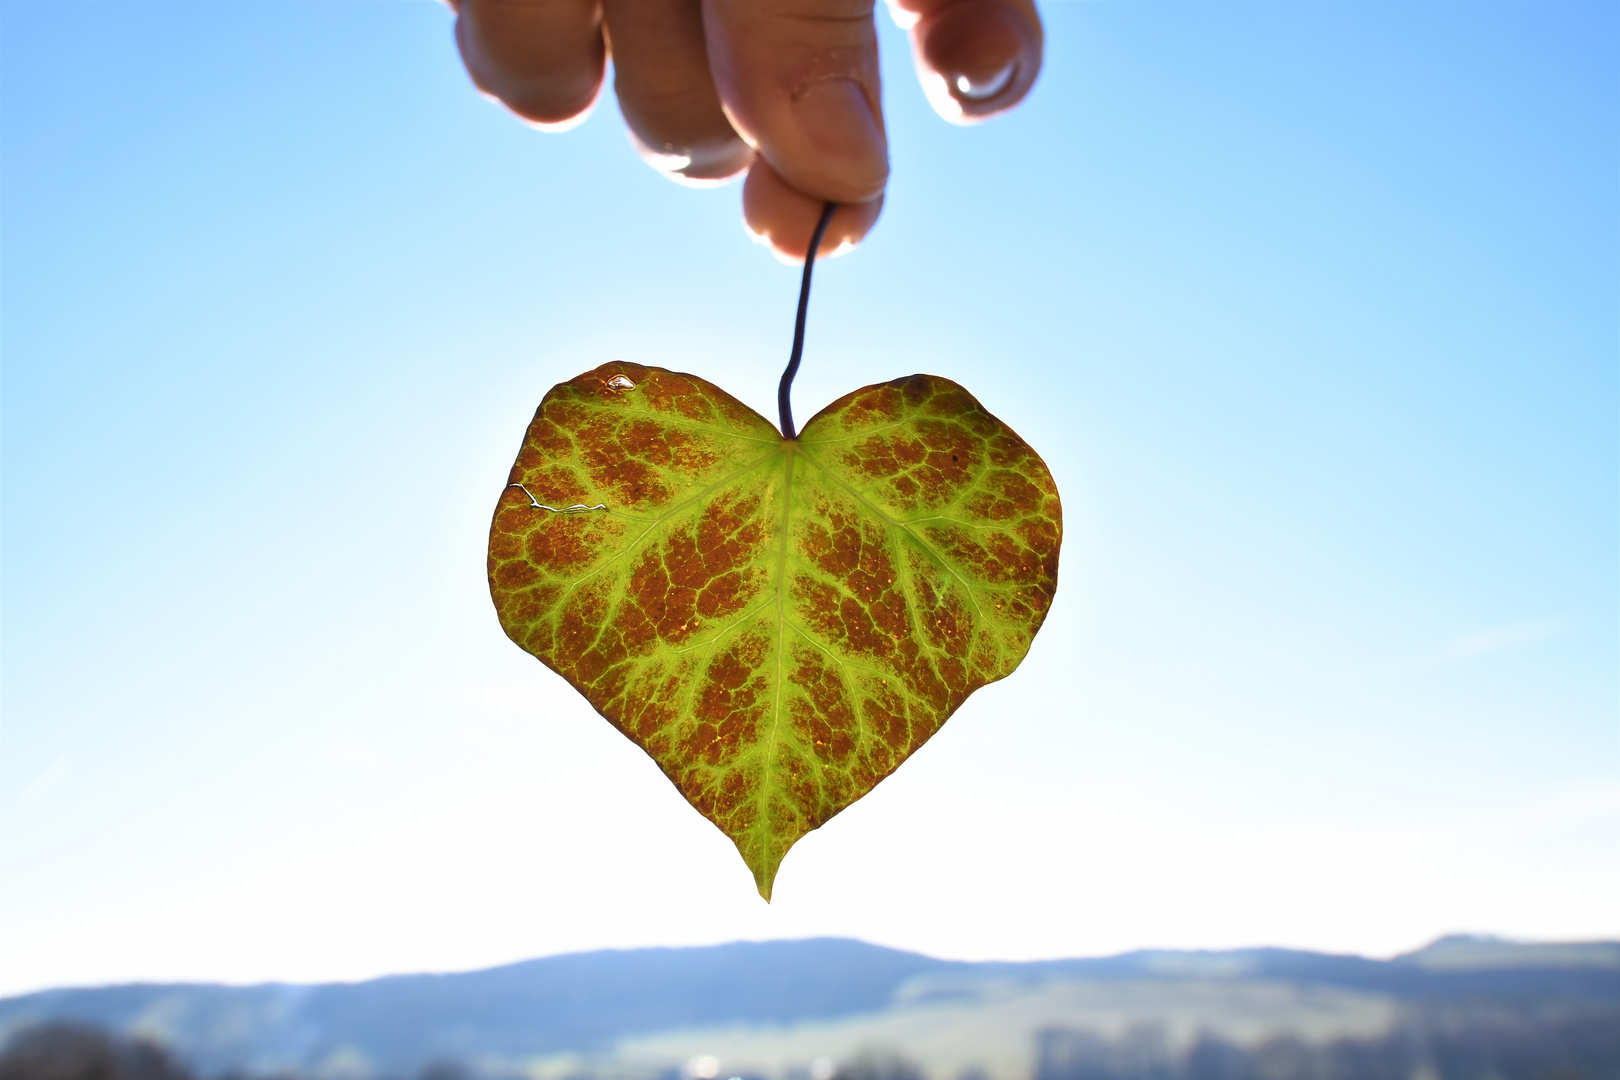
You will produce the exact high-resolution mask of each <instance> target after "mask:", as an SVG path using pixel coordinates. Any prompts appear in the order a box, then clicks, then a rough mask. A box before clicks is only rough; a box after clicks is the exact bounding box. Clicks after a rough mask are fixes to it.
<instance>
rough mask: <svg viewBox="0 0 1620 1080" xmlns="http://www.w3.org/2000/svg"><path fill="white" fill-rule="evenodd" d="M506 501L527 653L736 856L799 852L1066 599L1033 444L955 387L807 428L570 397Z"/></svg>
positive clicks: (771, 863)
mask: <svg viewBox="0 0 1620 1080" xmlns="http://www.w3.org/2000/svg"><path fill="white" fill-rule="evenodd" d="M511 485H512V486H510V487H508V488H507V489H506V491H505V492H504V493H503V494H502V496H501V499H500V502H499V503H498V504H497V506H496V509H495V520H494V523H493V525H492V526H491V529H490V537H489V584H490V592H491V594H492V595H493V596H494V599H495V607H496V610H497V611H498V612H499V614H500V619H501V625H502V626H503V627H504V628H505V629H506V632H507V634H508V635H509V636H510V637H511V638H512V640H513V641H515V642H517V643H518V644H519V645H521V646H522V647H523V648H524V649H526V650H527V651H529V652H530V653H533V654H534V655H535V656H537V657H539V658H540V660H542V661H543V662H544V663H545V664H546V666H547V667H550V668H551V669H552V670H553V671H556V672H557V673H558V674H559V675H561V676H562V677H563V678H565V679H567V680H568V681H569V682H570V683H571V684H573V686H574V688H575V689H577V690H578V691H579V692H580V693H581V694H584V695H585V697H586V699H587V700H589V701H590V703H591V704H592V705H594V706H595V707H596V709H597V711H598V712H600V713H601V714H602V715H603V716H605V717H607V719H608V720H609V721H610V722H612V724H613V725H614V726H615V727H617V728H618V729H619V730H620V731H621V732H623V733H624V734H625V735H626V736H628V737H629V738H630V739H631V740H633V741H634V742H635V743H636V745H638V746H640V747H641V748H642V749H643V750H645V751H646V752H647V753H648V754H649V755H651V756H652V759H653V760H654V761H656V762H657V763H658V766H659V768H661V769H663V770H664V774H665V775H666V776H668V777H669V778H670V780H672V781H673V782H674V783H675V786H676V787H677V788H679V789H680V791H681V794H682V795H684V796H686V798H687V801H688V802H690V803H691V804H692V805H693V806H695V807H696V808H697V809H698V810H699V811H700V812H701V813H702V814H703V815H704V816H705V817H707V818H708V819H709V820H710V821H712V822H714V823H715V824H716V825H718V826H719V827H720V829H721V830H722V831H723V832H725V834H726V835H727V836H729V837H731V839H732V840H733V841H734V842H735V843H736V845H737V850H738V851H740V852H741V853H742V857H743V860H744V861H745V862H746V863H747V864H748V867H749V869H751V870H752V871H753V873H754V879H755V881H756V882H757V883H758V885H759V891H760V894H761V895H762V896H764V897H765V898H766V899H767V900H769V899H770V895H771V883H772V881H773V880H774V879H775V877H776V869H777V866H778V865H779V864H780V863H781V861H782V857H783V856H784V855H786V854H787V851H788V849H789V848H790V847H792V846H793V844H794V842H795V841H797V840H798V839H799V837H801V836H803V835H804V834H805V833H807V832H809V831H810V830H811V829H814V828H816V827H817V826H819V825H821V824H822V823H823V822H825V821H826V820H827V819H828V818H830V817H832V816H833V815H834V814H836V813H838V811H840V810H842V809H843V808H844V807H846V806H848V805H849V804H850V803H852V802H854V801H855V800H856V799H858V798H860V797H861V796H862V795H864V794H866V793H867V792H868V791H870V790H871V789H872V787H873V786H874V785H875V784H877V782H878V781H879V780H882V779H883V778H884V777H885V776H888V775H889V774H890V773H891V772H893V771H894V770H895V768H896V767H898V766H899V764H900V763H901V762H902V761H904V760H905V759H906V757H907V756H908V755H909V754H911V753H912V752H913V751H914V750H916V749H917V748H918V747H919V746H921V745H922V744H923V743H925V742H927V741H928V738H929V736H931V735H933V734H934V732H936V731H938V730H939V727H940V725H941V724H943V723H944V722H945V720H946V718H947V717H949V716H950V715H951V713H952V712H954V711H955V710H956V708H957V706H959V705H961V704H962V702H963V701H964V700H966V699H967V696H968V695H969V694H971V693H973V691H974V690H976V689H978V688H979V687H981V686H983V685H984V684H986V683H989V682H994V681H995V680H996V679H1000V678H1003V677H1004V676H1006V675H1008V674H1010V673H1011V672H1012V670H1013V669H1014V668H1016V667H1017V666H1018V663H1019V661H1020V660H1022V659H1023V658H1024V654H1025V653H1026V652H1028V650H1029V644H1030V641H1031V640H1032V639H1033V638H1034V637H1035V632H1036V631H1037V630H1038V629H1040V625H1041V621H1042V620H1043V619H1044V618H1045V616H1046V610H1047V607H1048V605H1050V604H1051V602H1052V593H1053V590H1054V589H1055V588H1056V587H1057V565H1058V546H1059V544H1060V543H1061V541H1062V533H1063V522H1062V510H1061V507H1060V505H1059V503H1058V494H1057V487H1056V485H1055V484H1053V482H1052V476H1051V474H1050V473H1049V472H1047V469H1046V464H1045V463H1044V462H1043V461H1041V459H1040V456H1039V455H1038V454H1036V453H1035V451H1034V450H1032V449H1030V447H1029V446H1028V445H1027V444H1026V443H1025V442H1024V441H1023V440H1022V439H1020V438H1019V437H1018V436H1017V435H1016V434H1014V433H1013V431H1012V429H1010V428H1009V427H1007V425H1005V424H1003V423H1002V422H1001V421H999V420H997V419H996V418H995V417H994V416H991V415H990V414H989V413H988V412H986V411H985V409H984V407H983V406H981V405H980V404H979V403H978V402H977V401H975V400H974V399H973V397H972V396H971V395H970V394H969V393H968V392H967V391H966V390H964V389H962V388H961V387H960V386H958V385H956V384H955V383H953V382H951V381H949V380H948V379H941V378H937V377H935V376H932V375H913V376H911V377H910V378H905V379H896V380H895V381H893V382H888V383H881V384H879V385H876V386H868V387H865V388H864V389H861V390H857V391H855V392H854V393H853V394H849V395H847V396H846V397H843V398H840V399H839V400H838V401H835V402H833V404H831V405H829V406H827V408H825V409H823V410H822V411H821V412H820V413H819V414H817V415H816V416H815V417H814V418H813V419H812V420H811V421H810V422H809V423H808V424H806V425H805V426H804V430H803V431H802V432H801V433H800V435H799V437H798V438H797V439H796V440H791V441H790V440H785V439H783V438H782V436H781V435H780V434H779V433H778V432H777V430H776V429H775V428H774V427H773V426H772V425H771V424H770V423H769V422H768V421H767V420H766V419H765V418H764V417H762V416H760V415H759V414H758V413H756V412H754V411H753V410H752V409H750V408H748V407H747V406H746V405H744V404H742V403H741V402H740V401H738V400H737V399H735V398H733V397H732V396H731V395H730V394H727V393H726V392H725V391H723V390H721V389H720V388H719V387H716V386H714V385H712V384H710V383H708V382H705V381H704V380H702V379H699V378H696V377H694V376H692V375H682V374H679V373H676V372H671V371H665V370H663V369H661V368H647V367H641V366H640V365H637V364H627V363H620V362H615V363H611V364H605V365H603V366H602V367H599V368H597V369H596V370H595V371H590V372H587V373H586V374H584V375H581V376H579V377H578V378H577V379H574V380H572V381H571V382H566V383H562V384H560V385H558V386H555V387H553V388H552V390H551V392H550V393H548V394H547V395H546V397H545V400H544V401H542V402H541V404H540V408H539V410H538V411H537V412H536V413H535V417H534V422H533V423H532V424H530V425H529V431H528V435H527V437H526V438H525V439H524V442H523V449H522V450H521V451H520V452H519V454H518V458H517V463H516V464H515V465H514V466H513V467H512V475H511Z"/></svg>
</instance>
